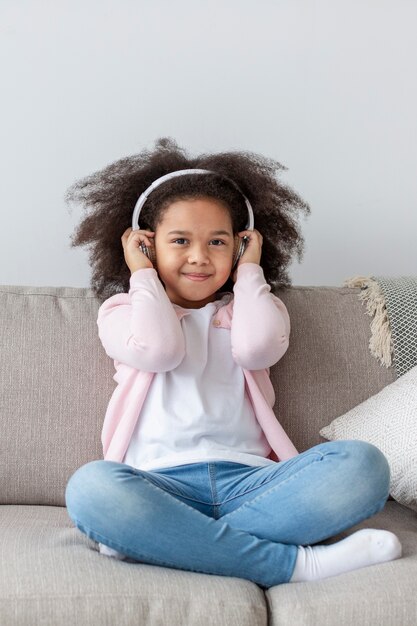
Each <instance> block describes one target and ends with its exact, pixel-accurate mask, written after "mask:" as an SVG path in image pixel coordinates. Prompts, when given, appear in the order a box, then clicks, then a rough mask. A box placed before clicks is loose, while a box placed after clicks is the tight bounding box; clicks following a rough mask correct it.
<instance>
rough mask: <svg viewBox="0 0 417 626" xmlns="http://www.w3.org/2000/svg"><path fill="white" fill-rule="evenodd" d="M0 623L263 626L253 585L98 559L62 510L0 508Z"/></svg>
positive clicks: (260, 598) (263, 611)
mask: <svg viewBox="0 0 417 626" xmlns="http://www.w3.org/2000/svg"><path fill="white" fill-rule="evenodd" d="M0 555H1V558H2V567H1V568H0V607H1V618H0V619H1V623H2V624H4V625H6V624H19V625H20V626H40V625H42V626H47V625H51V626H52V625H53V626H55V625H58V624H59V626H73V625H74V624H88V625H89V626H103V624H109V625H110V624H111V625H113V624H117V626H137V624H141V625H142V626H145V625H146V624H149V625H152V626H153V625H154V624H170V626H187V625H188V624H189V625H193V626H194V625H195V624H204V625H205V626H206V625H207V626H210V625H213V626H218V625H221V624H224V626H226V625H227V626H266V624H267V623H268V622H267V606H266V602H265V596H264V593H263V591H262V590H261V588H260V587H258V585H256V584H255V583H252V582H250V581H247V580H243V579H241V578H232V577H225V576H213V575H208V574H200V573H197V572H186V571H182V570H176V569H170V568H165V567H158V566H155V565H147V564H142V563H125V562H123V561H116V560H115V559H112V558H109V557H107V556H103V555H101V554H99V552H98V551H97V544H95V543H94V542H93V541H91V540H90V539H88V538H87V537H86V536H85V535H83V534H82V533H81V532H80V531H78V530H77V529H76V528H74V527H73V525H72V522H71V520H70V519H69V517H68V515H67V511H66V509H65V508H63V507H49V506H19V505H3V506H0Z"/></svg>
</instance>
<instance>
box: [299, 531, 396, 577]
mask: <svg viewBox="0 0 417 626" xmlns="http://www.w3.org/2000/svg"><path fill="white" fill-rule="evenodd" d="M401 554H402V547H401V543H400V541H399V539H398V537H397V536H396V535H394V533H391V532H389V531H388V530H375V529H372V528H363V529H362V530H358V531H357V532H355V533H353V534H352V535H349V536H348V537H346V538H345V539H342V540H341V541H338V542H336V543H333V544H331V545H328V546H306V547H303V546H298V556H297V560H296V562H295V568H294V572H293V574H292V577H291V579H290V581H289V582H291V583H295V582H304V581H308V580H320V579H322V578H329V577H330V576H337V575H338V574H343V573H344V572H350V571H352V570H355V569H359V568H361V567H367V566H368V565H375V564H376V563H384V562H385V561H393V560H394V559H398V558H399V557H400V556H401Z"/></svg>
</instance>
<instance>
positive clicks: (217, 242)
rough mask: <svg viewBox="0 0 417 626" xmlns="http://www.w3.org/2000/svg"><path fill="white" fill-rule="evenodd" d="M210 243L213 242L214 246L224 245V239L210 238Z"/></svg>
mask: <svg viewBox="0 0 417 626" xmlns="http://www.w3.org/2000/svg"><path fill="white" fill-rule="evenodd" d="M210 243H212V244H214V245H215V246H224V245H225V244H224V241H222V240H221V239H212V240H211V242H210Z"/></svg>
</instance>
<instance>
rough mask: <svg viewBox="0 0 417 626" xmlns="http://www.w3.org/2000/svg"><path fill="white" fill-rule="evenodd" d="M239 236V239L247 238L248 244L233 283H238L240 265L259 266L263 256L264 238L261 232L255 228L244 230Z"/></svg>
mask: <svg viewBox="0 0 417 626" xmlns="http://www.w3.org/2000/svg"><path fill="white" fill-rule="evenodd" d="M238 235H239V237H247V238H248V242H247V244H246V248H245V251H244V253H243V254H242V256H241V257H240V259H239V262H238V264H237V266H236V269H235V271H234V272H233V276H232V280H233V282H236V278H237V268H238V267H239V265H241V264H243V263H257V264H258V265H259V263H260V261H261V254H262V242H263V237H262V235H261V233H260V232H259V230H256V229H255V228H254V229H253V230H242V231H241V232H240V233H238Z"/></svg>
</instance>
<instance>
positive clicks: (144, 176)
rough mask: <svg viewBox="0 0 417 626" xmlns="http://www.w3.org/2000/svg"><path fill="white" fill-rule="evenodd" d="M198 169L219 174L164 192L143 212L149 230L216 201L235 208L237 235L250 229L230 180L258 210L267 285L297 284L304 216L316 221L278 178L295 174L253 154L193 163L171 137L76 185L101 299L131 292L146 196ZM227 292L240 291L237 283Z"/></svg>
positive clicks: (185, 180) (82, 235) (74, 239)
mask: <svg viewBox="0 0 417 626" xmlns="http://www.w3.org/2000/svg"><path fill="white" fill-rule="evenodd" d="M194 168H200V169H209V170H212V171H213V172H215V173H214V174H201V175H198V174H192V175H186V174H185V175H183V176H179V177H176V178H173V179H171V180H169V181H167V182H165V183H164V184H163V185H161V186H160V187H157V188H156V189H155V190H154V191H153V192H152V193H151V194H150V195H149V198H148V199H147V201H146V203H145V205H144V207H143V209H142V211H141V215H140V226H141V228H147V229H151V230H155V228H156V226H157V224H158V223H159V222H160V221H161V220H162V217H163V214H164V211H166V209H167V208H168V207H169V205H170V204H171V203H173V202H175V201H177V200H190V199H196V198H213V199H215V200H217V201H218V202H220V203H221V204H223V205H225V206H226V208H228V209H229V212H230V215H231V219H232V225H233V231H234V232H235V233H237V232H239V231H241V230H244V229H245V228H246V225H247V208H246V205H245V202H244V198H243V196H242V194H241V193H240V192H239V191H238V190H237V189H236V187H235V186H234V185H233V184H231V183H230V182H228V181H227V178H229V179H231V180H233V181H234V183H235V184H236V185H237V186H238V187H239V189H240V190H241V191H242V193H243V194H244V195H245V196H246V197H247V198H248V200H249V202H250V203H251V205H252V208H253V213H254V221H255V228H256V229H257V230H259V232H260V233H261V234H262V237H263V246H262V257H261V266H262V268H263V270H264V275H265V279H266V281H267V282H268V283H269V284H270V285H271V287H274V288H275V289H276V288H282V287H289V286H290V285H291V281H290V278H289V276H288V273H287V267H288V265H289V263H290V261H291V258H292V256H293V255H294V253H296V254H297V256H298V259H299V260H301V258H302V254H303V248H304V239H303V237H302V235H301V232H300V229H299V226H298V222H297V218H298V212H304V213H305V214H306V215H308V214H309V213H310V208H309V206H308V204H307V203H306V202H304V200H302V199H301V198H300V196H299V195H298V194H297V193H295V191H293V190H292V189H291V188H290V187H289V186H287V185H284V184H282V183H281V182H279V181H278V179H277V177H276V172H277V171H279V170H285V169H287V168H285V167H284V166H283V165H281V164H280V163H278V161H275V160H273V159H270V158H267V157H263V156H261V155H258V154H255V153H252V152H246V151H245V152H222V153H216V154H201V155H200V156H197V157H195V158H190V157H189V156H188V155H187V153H186V152H185V150H184V149H182V148H180V147H179V146H178V144H177V143H176V141H175V140H174V139H172V138H170V137H163V138H160V139H158V140H157V141H156V142H155V148H154V150H152V151H151V150H143V151H142V152H140V153H139V154H134V155H132V156H128V157H125V158H122V159H119V160H118V161H115V162H114V163H111V164H110V165H108V166H107V167H105V168H104V169H102V170H99V171H97V172H95V173H93V174H91V175H90V176H87V177H85V178H82V179H81V180H79V181H76V182H75V183H74V184H73V185H72V186H71V187H70V188H69V189H68V191H67V193H66V196H65V199H66V201H67V202H78V203H81V204H82V205H83V206H84V209H85V211H86V215H85V217H84V219H83V220H82V221H81V222H80V223H79V224H78V226H77V227H76V229H75V231H74V233H73V234H72V235H71V246H72V247H76V246H88V250H89V263H90V265H91V267H92V270H93V272H92V277H91V288H92V290H93V291H94V293H95V295H96V296H97V297H98V298H99V299H101V300H104V299H106V298H108V297H110V296H112V295H114V294H115V293H118V292H128V290H129V279H130V271H129V268H128V266H127V265H126V262H125V259H124V251H123V247H122V244H121V237H122V234H123V233H124V231H125V230H126V229H127V228H128V227H129V226H131V220H132V213H133V208H134V206H135V204H136V201H137V200H138V198H139V196H140V195H141V194H142V193H143V191H145V189H146V188H147V187H148V186H149V185H150V184H151V183H153V182H154V181H155V180H156V179H157V178H159V177H160V176H163V175H164V174H168V173H170V172H174V171H176V170H181V169H194ZM225 177H227V178H225ZM223 290H225V291H232V290H233V282H232V281H231V279H229V280H228V281H227V282H226V283H225V285H223V288H222V291H223Z"/></svg>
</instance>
